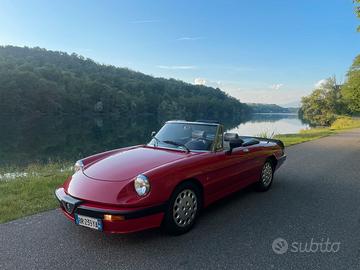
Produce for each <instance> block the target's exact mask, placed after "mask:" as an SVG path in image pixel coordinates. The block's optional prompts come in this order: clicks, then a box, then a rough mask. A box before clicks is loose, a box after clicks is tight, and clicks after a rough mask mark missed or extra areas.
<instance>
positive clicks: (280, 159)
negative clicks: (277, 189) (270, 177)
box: [276, 154, 286, 169]
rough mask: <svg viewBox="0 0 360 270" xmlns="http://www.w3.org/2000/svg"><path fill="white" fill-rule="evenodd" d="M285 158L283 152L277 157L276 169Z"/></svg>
mask: <svg viewBox="0 0 360 270" xmlns="http://www.w3.org/2000/svg"><path fill="white" fill-rule="evenodd" d="M285 160H286V155H285V154H284V155H282V156H281V157H279V158H278V159H277V164H276V169H279V168H280V166H281V165H282V164H284V162H285Z"/></svg>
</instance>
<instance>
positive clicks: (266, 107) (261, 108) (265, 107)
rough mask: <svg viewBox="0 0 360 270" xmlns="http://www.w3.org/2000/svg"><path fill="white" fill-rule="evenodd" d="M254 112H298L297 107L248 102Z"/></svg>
mask: <svg viewBox="0 0 360 270" xmlns="http://www.w3.org/2000/svg"><path fill="white" fill-rule="evenodd" d="M247 105H248V106H249V107H250V108H251V111H252V112H253V113H294V112H297V109H295V108H291V109H290V108H284V107H281V106H279V105H276V104H261V103H248V104H247Z"/></svg>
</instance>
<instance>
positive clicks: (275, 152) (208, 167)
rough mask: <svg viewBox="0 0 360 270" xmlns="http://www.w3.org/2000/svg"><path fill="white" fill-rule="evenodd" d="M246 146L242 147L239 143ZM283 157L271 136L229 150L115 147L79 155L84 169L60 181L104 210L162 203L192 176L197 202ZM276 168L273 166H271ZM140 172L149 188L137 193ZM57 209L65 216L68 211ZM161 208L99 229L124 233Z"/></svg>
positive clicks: (243, 182)
mask: <svg viewBox="0 0 360 270" xmlns="http://www.w3.org/2000/svg"><path fill="white" fill-rule="evenodd" d="M245 148H246V149H247V150H248V152H244V149H245ZM270 157H271V158H275V159H276V160H278V162H279V165H281V163H282V162H283V160H284V159H285V155H284V153H283V149H282V148H281V147H280V146H279V145H277V144H276V143H274V142H268V141H261V142H260V143H259V144H256V145H252V146H248V147H238V148H235V149H234V150H233V151H232V153H231V154H230V155H229V154H228V153H226V151H219V152H186V151H181V150H172V149H164V148H156V147H150V146H143V145H141V146H135V147H129V148H123V149H117V150H113V151H109V152H105V153H101V154H98V155H94V156H91V157H89V158H85V159H83V160H82V161H83V163H84V165H85V166H84V171H83V172H82V171H79V172H77V173H75V174H74V175H73V176H72V177H70V178H69V179H68V180H67V181H66V182H65V183H64V185H63V186H62V187H63V188H64V192H65V193H64V194H67V195H69V196H71V197H73V198H75V199H78V200H81V201H82V205H87V206H89V207H90V208H91V207H94V208H101V209H102V210H104V211H107V210H108V211H113V210H121V211H125V210H126V211H131V210H134V211H138V210H144V209H147V208H149V207H153V206H156V205H161V204H164V205H165V204H166V202H167V201H168V200H169V198H170V196H171V194H172V192H173V191H174V189H175V187H176V186H177V185H178V184H179V183H181V182H183V181H184V180H188V179H192V180H193V181H196V182H197V183H198V184H199V185H201V187H202V190H203V205H204V207H206V206H208V205H209V204H210V203H212V202H214V201H216V200H218V199H220V198H222V197H224V196H226V195H228V194H230V193H233V192H235V191H238V190H240V189H241V188H244V187H246V186H248V185H250V184H252V183H254V182H256V181H258V180H259V178H260V174H261V169H262V166H263V164H264V163H265V160H266V159H268V158H270ZM276 168H278V166H276ZM139 174H144V175H146V176H147V177H148V179H149V181H150V184H151V191H150V192H149V194H147V195H146V196H144V197H140V196H138V195H137V193H136V191H135V189H134V178H135V177H136V176H137V175H139ZM63 212H64V213H65V215H66V216H67V217H68V218H70V219H71V220H73V219H74V217H73V214H72V215H71V214H68V213H67V212H66V211H65V210H64V208H63ZM162 219H163V212H160V213H155V214H149V215H146V216H144V217H139V218H133V219H129V220H125V221H112V222H109V221H104V231H106V232H111V233H128V232H134V231H139V230H144V229H148V228H153V227H158V226H160V225H161V222H162Z"/></svg>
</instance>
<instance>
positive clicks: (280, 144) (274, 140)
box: [239, 136, 285, 150]
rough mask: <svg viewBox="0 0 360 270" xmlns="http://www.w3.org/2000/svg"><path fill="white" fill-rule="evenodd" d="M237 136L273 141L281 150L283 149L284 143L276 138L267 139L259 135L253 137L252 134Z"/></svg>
mask: <svg viewBox="0 0 360 270" xmlns="http://www.w3.org/2000/svg"><path fill="white" fill-rule="evenodd" d="M239 138H240V139H241V138H252V139H256V140H259V141H267V142H273V143H276V144H277V145H278V146H280V147H281V149H282V150H284V149H285V145H284V143H283V142H282V141H280V140H277V139H268V138H261V137H253V136H239Z"/></svg>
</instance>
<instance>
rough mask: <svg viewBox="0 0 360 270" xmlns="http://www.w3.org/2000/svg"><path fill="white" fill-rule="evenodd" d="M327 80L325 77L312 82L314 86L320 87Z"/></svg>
mask: <svg viewBox="0 0 360 270" xmlns="http://www.w3.org/2000/svg"><path fill="white" fill-rule="evenodd" d="M326 82H327V79H322V80H320V81H318V82H317V83H315V84H314V86H315V88H322V87H323V86H324V84H325V83H326Z"/></svg>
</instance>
